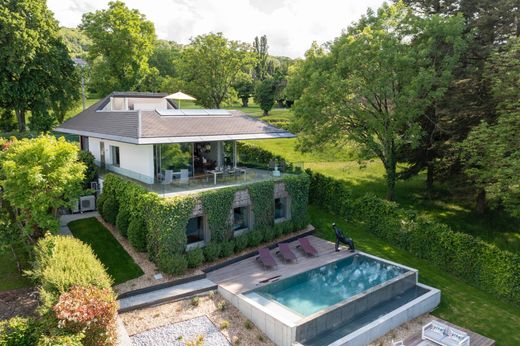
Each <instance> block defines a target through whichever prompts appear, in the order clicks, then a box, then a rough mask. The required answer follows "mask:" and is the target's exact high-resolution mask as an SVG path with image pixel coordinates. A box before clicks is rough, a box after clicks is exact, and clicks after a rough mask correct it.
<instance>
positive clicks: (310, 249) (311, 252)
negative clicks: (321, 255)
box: [298, 237, 318, 256]
mask: <svg viewBox="0 0 520 346" xmlns="http://www.w3.org/2000/svg"><path fill="white" fill-rule="evenodd" d="M298 243H299V244H300V245H298V247H299V248H300V249H302V250H303V252H305V254H306V255H307V256H318V250H316V248H315V247H314V246H312V244H311V242H310V240H309V238H307V237H305V238H298Z"/></svg>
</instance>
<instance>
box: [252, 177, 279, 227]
mask: <svg viewBox="0 0 520 346" xmlns="http://www.w3.org/2000/svg"><path fill="white" fill-rule="evenodd" d="M247 189H248V191H249V196H250V197H251V205H252V209H253V215H254V220H255V223H254V224H255V228H266V227H271V226H272V225H273V223H274V181H273V180H267V181H262V182H258V183H254V184H251V185H249V186H248V188H247Z"/></svg>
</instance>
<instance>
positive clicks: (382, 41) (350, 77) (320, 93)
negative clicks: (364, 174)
mask: <svg viewBox="0 0 520 346" xmlns="http://www.w3.org/2000/svg"><path fill="white" fill-rule="evenodd" d="M462 29H463V23H462V18H460V17H451V18H444V17H441V16H426V17H421V16H415V15H414V14H413V13H412V12H411V11H410V9H409V8H407V7H406V6H405V5H404V4H402V3H398V4H396V5H392V6H389V5H386V4H384V5H383V6H382V7H381V8H380V9H379V10H378V11H377V13H373V12H372V11H370V10H369V11H368V12H367V15H366V16H364V17H362V18H361V20H360V21H359V22H358V23H356V24H355V25H353V26H352V27H350V28H349V29H348V31H347V32H346V33H345V34H343V35H342V36H341V37H339V38H338V39H336V40H335V41H334V43H333V44H332V45H331V48H330V52H329V53H324V54H323V55H319V54H315V53H313V52H311V53H310V54H314V55H315V57H313V59H311V60H310V61H309V63H307V62H305V63H304V66H303V67H301V66H300V68H299V69H298V70H297V71H301V73H303V74H305V77H304V76H300V77H292V78H291V79H292V80H296V81H305V80H306V83H302V85H300V86H298V87H295V88H294V89H296V92H298V91H300V92H301V95H302V96H301V97H300V99H299V100H297V101H296V103H295V115H296V117H297V120H298V122H299V125H300V126H301V127H302V130H303V132H302V136H301V138H300V147H301V148H302V149H303V150H305V149H310V148H313V147H322V146H323V145H324V144H325V143H334V144H345V143H346V142H347V141H349V140H353V141H356V142H358V143H359V144H360V145H361V147H362V148H363V149H364V151H365V152H366V153H369V154H370V155H375V156H377V157H378V158H379V159H380V160H381V162H382V163H383V166H384V168H385V172H386V181H387V199H389V200H392V199H394V194H395V183H396V167H397V163H398V156H397V153H398V151H399V150H400V149H401V148H402V147H403V146H404V145H405V144H408V143H411V144H412V145H414V144H416V143H417V142H418V140H419V138H420V136H421V129H420V127H419V126H418V123H417V120H418V119H419V118H420V116H421V115H422V114H424V111H425V110H426V109H427V108H428V107H430V106H431V105H432V104H433V103H434V102H435V101H436V100H438V99H439V98H440V97H442V95H443V94H444V92H445V91H446V88H447V86H448V84H449V82H450V80H451V74H452V70H453V68H454V66H455V64H456V63H457V61H458V59H459V56H460V51H461V50H462V48H463V39H462V37H461V36H462V35H461V33H462ZM438 40H441V41H443V42H446V43H450V44H451V45H452V46H453V49H452V50H451V51H449V52H447V54H444V55H442V56H439V57H438V58H439V59H441V63H440V65H441V66H443V68H442V72H441V73H439V71H437V70H436V69H435V67H434V66H432V65H431V59H430V56H431V54H432V52H433V50H434V49H435V48H436V47H437V41H438ZM305 65H306V66H305ZM306 77H308V78H307V79H306ZM305 84H306V85H305Z"/></svg>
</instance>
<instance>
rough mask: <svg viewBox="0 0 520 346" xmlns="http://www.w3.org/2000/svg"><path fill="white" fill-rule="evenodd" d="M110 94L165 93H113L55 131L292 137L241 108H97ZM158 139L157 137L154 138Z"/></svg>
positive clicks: (125, 136)
mask: <svg viewBox="0 0 520 346" xmlns="http://www.w3.org/2000/svg"><path fill="white" fill-rule="evenodd" d="M111 96H119V97H125V96H126V97H157V98H162V97H164V96H166V94H153V93H112V94H110V95H109V96H107V97H106V98H104V99H103V100H101V101H99V102H97V103H96V104H94V105H92V106H90V107H89V108H87V109H86V110H84V111H83V112H81V113H79V114H78V115H77V116H75V117H74V118H71V119H69V120H67V121H65V122H64V123H63V124H62V125H61V126H59V127H58V128H56V131H60V132H65V133H72V134H78V135H84V136H91V137H99V138H106V139H113V140H119V141H123V142H130V143H154V142H157V143H159V142H162V143H165V142H176V141H183V140H186V141H191V140H193V141H197V140H204V138H205V137H206V138H207V139H208V140H209V139H213V140H217V139H219V137H223V138H227V139H252V138H270V137H294V136H293V135H292V134H290V133H288V132H287V131H285V130H282V129H279V128H277V127H274V126H272V125H269V124H267V123H265V122H263V121H260V120H258V119H255V118H252V117H250V116H248V115H246V114H244V113H242V112H240V111H229V113H230V115H227V116H216V115H208V116H191V115H185V116H164V115H160V114H159V113H158V112H156V111H144V110H141V111H100V110H99V109H101V108H102V107H103V106H104V105H106V104H107V102H108V101H109V100H110V97H111ZM155 140H157V141H155Z"/></svg>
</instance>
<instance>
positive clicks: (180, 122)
mask: <svg viewBox="0 0 520 346" xmlns="http://www.w3.org/2000/svg"><path fill="white" fill-rule="evenodd" d="M165 96H167V94H162V93H135V92H132V93H130V92H124V93H122V92H115V93H112V94H110V95H108V96H107V97H105V98H103V99H102V100H101V101H99V102H97V103H96V104H94V105H92V106H91V107H89V108H87V109H86V110H84V111H83V112H81V113H79V114H78V115H77V116H75V117H74V118H72V119H69V120H67V121H65V122H64V123H63V124H61V125H60V126H59V127H58V128H56V129H55V130H56V131H58V132H62V133H67V134H73V135H78V136H79V138H80V145H81V149H82V150H88V151H90V152H91V153H92V154H93V155H94V157H95V161H96V164H97V165H99V166H100V167H101V170H100V171H101V179H100V185H103V183H104V175H105V174H106V172H114V173H116V174H117V175H118V176H123V177H126V178H129V179H130V180H131V181H133V182H136V183H139V184H141V185H143V186H145V187H146V188H147V189H148V190H149V191H152V192H157V193H159V194H160V195H162V196H163V197H169V196H172V195H176V194H183V193H186V192H195V193H204V191H206V190H208V189H209V190H213V189H215V188H220V187H224V186H239V187H240V188H239V189H237V191H236V193H235V197H234V200H233V203H232V204H231V205H230V206H229V207H230V211H229V221H230V225H231V229H230V230H229V231H230V232H232V235H233V236H237V235H239V234H241V233H243V232H247V231H249V230H252V229H254V228H255V227H257V225H258V224H260V223H262V224H264V225H266V224H276V223H282V222H285V221H288V222H289V221H291V219H292V218H293V214H294V213H296V214H298V215H300V214H301V213H300V212H303V213H304V214H306V209H307V202H306V198H305V201H303V202H302V201H294V203H293V202H292V197H291V195H290V189H289V187H287V186H286V183H284V181H283V179H284V178H286V177H287V175H286V174H281V173H280V172H279V171H278V170H277V169H275V170H272V169H271V170H269V169H268V167H265V169H263V170H262V169H256V168H251V167H243V166H241V165H240V163H239V161H238V153H237V141H244V140H254V139H269V138H291V137H294V135H293V134H291V133H289V132H287V131H285V130H282V129H279V128H276V127H274V126H272V125H269V124H267V123H265V122H263V121H260V120H258V119H255V118H253V117H250V116H248V115H246V114H244V113H242V112H239V111H228V110H222V109H182V110H181V109H178V108H177V106H176V104H175V103H174V102H172V101H170V100H169V99H167V98H165ZM266 180H274V181H275V182H274V183H273V194H272V197H270V198H272V202H271V203H272V210H273V211H274V215H272V218H273V219H272V220H262V219H261V215H260V214H259V213H257V214H256V215H255V212H254V205H255V203H256V202H258V200H257V201H255V198H254V196H252V195H251V193H250V191H249V189H250V186H251V184H255V183H256V182H261V181H266ZM106 183H107V184H108V180H107V181H106ZM241 186H243V188H241ZM260 197H262V196H260ZM260 197H257V198H260ZM265 197H266V196H263V198H265ZM262 205H265V204H262ZM207 215H208V211H207V210H204V208H203V206H202V204H201V202H200V201H199V202H198V203H197V205H196V206H195V207H194V209H193V211H192V212H191V217H190V219H189V221H188V224H187V226H186V231H185V234H186V243H187V249H191V248H194V247H200V246H204V245H205V244H207V242H208V241H210V240H211V239H213V238H214V236H213V235H212V232H213V231H212V226H211V225H210V224H209V221H208V216H207ZM264 218H265V217H264ZM302 221H303V222H304V220H303V218H301V217H300V220H298V222H297V223H295V224H296V225H297V224H299V223H300V222H302Z"/></svg>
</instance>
